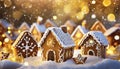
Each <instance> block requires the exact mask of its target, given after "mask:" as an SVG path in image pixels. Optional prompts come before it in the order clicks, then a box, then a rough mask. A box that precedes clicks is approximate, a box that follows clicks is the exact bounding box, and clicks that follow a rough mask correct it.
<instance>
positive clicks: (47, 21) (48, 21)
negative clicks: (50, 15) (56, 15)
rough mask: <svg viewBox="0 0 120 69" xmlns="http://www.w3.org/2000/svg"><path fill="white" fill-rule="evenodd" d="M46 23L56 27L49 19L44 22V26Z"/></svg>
mask: <svg viewBox="0 0 120 69" xmlns="http://www.w3.org/2000/svg"><path fill="white" fill-rule="evenodd" d="M46 23H50V24H51V25H53V26H54V27H57V25H56V24H55V23H54V22H53V21H51V20H50V19H47V20H46V22H45V24H46Z"/></svg>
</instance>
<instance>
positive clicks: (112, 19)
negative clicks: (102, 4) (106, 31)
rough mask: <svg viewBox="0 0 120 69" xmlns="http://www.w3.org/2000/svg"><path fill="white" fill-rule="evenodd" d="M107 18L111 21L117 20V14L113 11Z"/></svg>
mask: <svg viewBox="0 0 120 69" xmlns="http://www.w3.org/2000/svg"><path fill="white" fill-rule="evenodd" d="M107 20H108V21H111V22H113V21H115V15H114V14H113V13H110V14H108V16H107Z"/></svg>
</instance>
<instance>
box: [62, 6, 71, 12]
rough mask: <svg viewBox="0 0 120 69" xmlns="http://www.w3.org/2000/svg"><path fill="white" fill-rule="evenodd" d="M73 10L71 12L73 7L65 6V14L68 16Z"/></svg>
mask: <svg viewBox="0 0 120 69" xmlns="http://www.w3.org/2000/svg"><path fill="white" fill-rule="evenodd" d="M71 11H72V10H71V5H65V6H64V12H65V13H66V14H68V13H70V12H71Z"/></svg>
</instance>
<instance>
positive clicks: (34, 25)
mask: <svg viewBox="0 0 120 69" xmlns="http://www.w3.org/2000/svg"><path fill="white" fill-rule="evenodd" d="M34 27H35V28H36V29H37V31H38V32H42V33H43V32H45V30H46V27H45V26H44V25H43V24H40V25H39V24H38V23H33V24H32V25H31V28H30V32H31V31H32V30H33V29H34Z"/></svg>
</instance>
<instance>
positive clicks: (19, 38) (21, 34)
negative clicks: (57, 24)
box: [12, 30, 35, 46]
mask: <svg viewBox="0 0 120 69" xmlns="http://www.w3.org/2000/svg"><path fill="white" fill-rule="evenodd" d="M25 33H28V34H29V35H31V33H30V32H29V31H28V30H25V31H23V32H21V33H20V35H19V36H18V37H17V39H16V40H15V41H14V43H13V44H12V46H16V44H17V43H18V42H19V41H20V40H21V39H22V37H24V36H25V35H24V34H25ZM31 37H32V38H33V36H32V35H31ZM33 40H34V41H35V39H34V38H33Z"/></svg>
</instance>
